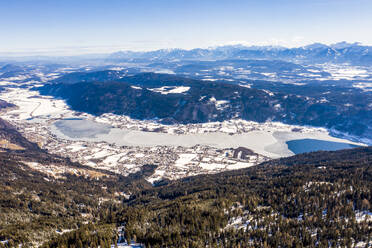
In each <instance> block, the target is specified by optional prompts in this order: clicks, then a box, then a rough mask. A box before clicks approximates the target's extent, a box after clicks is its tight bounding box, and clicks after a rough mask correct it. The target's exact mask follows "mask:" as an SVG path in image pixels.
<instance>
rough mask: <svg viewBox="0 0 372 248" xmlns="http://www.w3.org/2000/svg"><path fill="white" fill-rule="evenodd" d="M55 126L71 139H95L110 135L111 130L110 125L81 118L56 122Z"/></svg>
mask: <svg viewBox="0 0 372 248" xmlns="http://www.w3.org/2000/svg"><path fill="white" fill-rule="evenodd" d="M54 125H55V126H56V127H57V128H58V129H59V130H61V131H62V133H63V134H65V135H66V136H68V137H70V138H94V137H96V135H98V134H108V133H109V132H110V129H111V127H110V125H108V124H105V123H99V122H95V121H91V120H84V119H79V118H69V119H64V120H60V121H56V122H55V123H54Z"/></svg>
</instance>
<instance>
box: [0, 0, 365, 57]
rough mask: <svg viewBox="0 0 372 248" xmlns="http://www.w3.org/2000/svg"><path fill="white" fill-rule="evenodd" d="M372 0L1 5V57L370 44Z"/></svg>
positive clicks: (22, 2)
mask: <svg viewBox="0 0 372 248" xmlns="http://www.w3.org/2000/svg"><path fill="white" fill-rule="evenodd" d="M371 9H372V2H371V1H368V0H355V1H348V0H337V1H336V0H328V1H320V0H313V1H307V0H305V1H295V0H282V1H274V0H268V1H252V0H250V1H243V0H232V1H222V0H215V1H210V0H205V1H196V0H190V1H177V0H176V1H169V0H159V1H149V0H144V1H119V0H111V1H99V0H92V1H72V0H66V1H59V2H56V1H49V0H37V1H28V0H19V1H10V0H3V1H1V3H0V10H1V11H2V15H1V16H0V21H1V23H2V24H3V25H2V26H3V27H2V31H3V34H5V35H3V36H2V39H1V40H0V55H2V56H5V55H8V56H9V55H11V56H12V55H15V54H16V55H20V56H23V55H50V56H55V55H79V54H92V53H93V54H94V53H111V52H115V51H121V50H130V51H149V50H158V49H166V48H181V49H192V48H207V47H213V46H218V45H226V44H237V43H242V44H243V45H276V46H285V47H299V46H304V45H308V44H311V43H315V42H319V43H324V44H332V43H337V42H340V41H347V42H350V43H353V42H361V43H362V44H365V45H372V34H371V33H370V32H369V30H370V27H371V24H372V16H371V15H370V13H369V12H370V10H371Z"/></svg>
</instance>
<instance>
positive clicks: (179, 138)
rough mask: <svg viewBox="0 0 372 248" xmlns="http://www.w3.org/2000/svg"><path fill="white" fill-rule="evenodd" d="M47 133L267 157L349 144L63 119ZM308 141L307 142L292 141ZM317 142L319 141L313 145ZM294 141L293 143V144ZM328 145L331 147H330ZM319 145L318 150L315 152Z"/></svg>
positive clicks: (291, 135) (324, 137) (321, 137)
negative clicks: (135, 128)
mask: <svg viewBox="0 0 372 248" xmlns="http://www.w3.org/2000/svg"><path fill="white" fill-rule="evenodd" d="M51 131H52V132H53V133H54V134H55V135H57V136H58V137H59V138H63V139H68V140H83V141H93V142H94V141H97V142H102V141H104V142H108V143H111V144H116V145H120V146H145V147H146V146H148V147H152V146H184V147H192V146H195V145H208V146H212V147H216V148H236V147H239V146H243V147H246V148H249V149H251V150H253V151H254V152H257V153H259V154H262V155H264V156H268V157H271V158H278V157H284V156H291V155H293V154H297V153H301V152H307V151H310V150H309V149H311V150H322V149H324V147H325V146H327V145H329V143H324V142H327V141H328V142H331V143H332V142H333V143H338V144H337V145H335V146H333V148H335V149H338V147H339V148H340V149H344V148H346V147H351V146H350V144H351V143H352V142H350V141H347V140H342V139H338V138H334V137H331V136H329V135H328V134H326V133H324V132H322V133H320V132H313V133H300V132H277V131H275V130H268V131H251V132H248V133H242V134H234V135H230V134H227V133H222V132H213V133H190V134H181V135H176V134H169V133H157V132H145V131H133V130H129V129H119V128H112V127H111V126H110V125H108V124H104V123H98V122H95V121H92V120H86V119H63V120H59V121H57V122H55V123H54V124H53V125H52V126H51ZM303 139H305V140H306V139H310V140H312V141H311V142H310V143H308V142H307V141H296V140H303ZM314 140H318V141H319V142H314ZM293 142H294V143H293ZM333 143H332V144H333ZM317 145H319V146H318V147H319V149H317Z"/></svg>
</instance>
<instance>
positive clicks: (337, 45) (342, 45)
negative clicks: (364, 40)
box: [330, 41, 361, 49]
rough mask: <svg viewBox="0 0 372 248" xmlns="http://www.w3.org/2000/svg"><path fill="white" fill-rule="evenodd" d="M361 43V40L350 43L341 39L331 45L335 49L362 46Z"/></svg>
mask: <svg viewBox="0 0 372 248" xmlns="http://www.w3.org/2000/svg"><path fill="white" fill-rule="evenodd" d="M360 45H361V43H360V42H354V43H348V42H346V41H341V42H338V43H335V44H331V45H330V46H331V47H332V48H334V49H343V48H347V47H353V46H360Z"/></svg>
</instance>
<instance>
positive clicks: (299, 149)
mask: <svg viewBox="0 0 372 248" xmlns="http://www.w3.org/2000/svg"><path fill="white" fill-rule="evenodd" d="M286 143H287V145H288V149H289V150H291V151H292V152H293V153H295V154H300V153H305V152H315V151H337V150H342V149H348V148H355V147H358V146H357V145H354V144H349V143H343V142H334V141H327V140H318V139H298V140H289V141H287V142H286Z"/></svg>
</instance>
